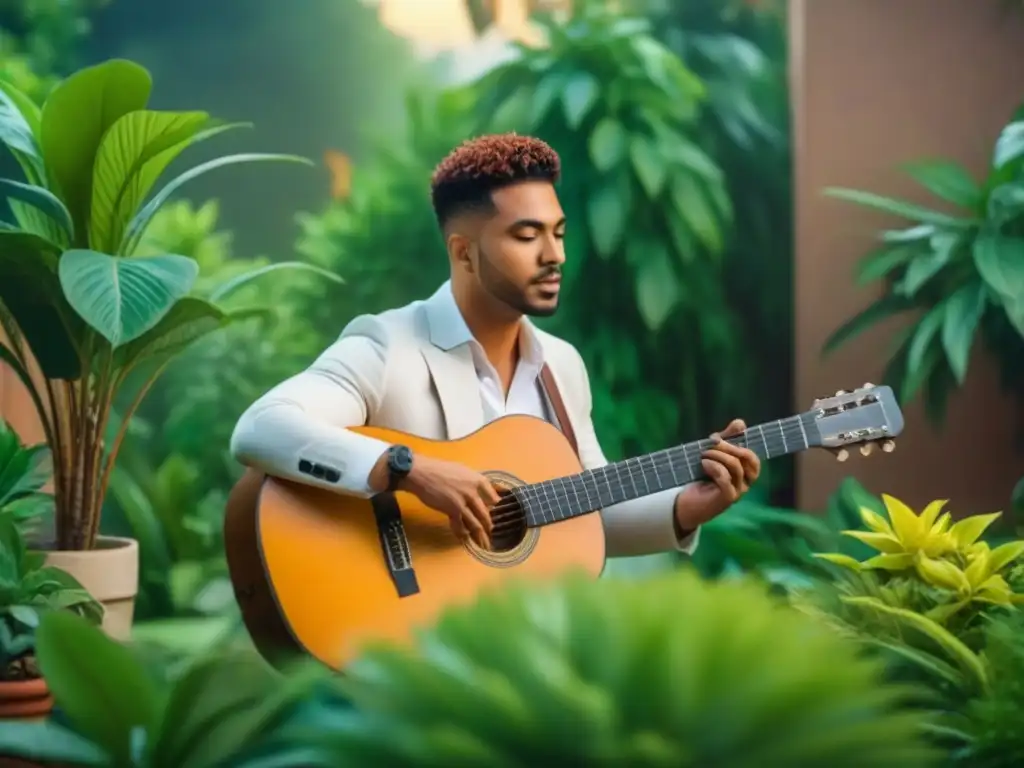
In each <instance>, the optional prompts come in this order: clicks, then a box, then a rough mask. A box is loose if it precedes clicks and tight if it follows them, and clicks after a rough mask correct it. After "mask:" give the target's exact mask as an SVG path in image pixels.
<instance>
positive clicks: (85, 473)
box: [0, 60, 336, 638]
mask: <svg viewBox="0 0 1024 768" xmlns="http://www.w3.org/2000/svg"><path fill="white" fill-rule="evenodd" d="M151 85H152V82H151V78H150V75H149V73H148V72H147V71H146V70H145V69H144V68H142V67H140V66H139V65H137V64H134V63H132V62H130V61H124V60H111V61H107V62H104V63H102V64H99V65H96V66H92V67H88V68H86V69H83V70H81V71H79V72H77V73H75V74H73V75H71V76H70V77H68V78H67V79H66V80H64V81H63V82H61V83H60V84H59V85H58V86H57V87H56V88H55V89H54V90H53V91H52V92H51V93H50V95H49V96H48V98H47V99H46V102H45V103H44V104H43V106H42V108H39V107H38V106H36V105H35V104H33V103H32V102H31V101H30V100H29V99H28V98H27V97H26V96H25V95H24V94H22V93H20V92H19V91H17V90H16V89H15V88H13V87H12V86H11V85H9V84H7V83H2V82H0V129H2V130H0V139H2V140H3V141H4V142H5V143H6V144H7V147H8V149H10V150H11V152H12V154H13V155H14V156H15V158H16V159H17V161H18V163H19V164H20V166H21V168H22V171H23V172H24V175H25V181H15V180H11V179H2V180H0V185H2V186H3V187H4V189H5V191H6V193H7V195H8V197H9V198H11V201H10V202H11V208H12V212H13V215H14V218H15V220H16V223H10V224H5V225H2V227H0V327H2V330H3V331H4V332H5V333H6V335H7V337H8V339H9V340H10V344H9V345H7V346H2V345H0V360H2V361H3V362H5V363H7V364H8V365H10V366H11V367H12V368H13V370H14V372H15V374H16V375H17V376H18V377H19V378H20V379H21V381H22V382H23V383H24V384H25V386H26V387H27V388H28V390H29V394H30V395H31V398H32V402H33V404H34V405H35V408H36V410H37V412H38V415H39V418H40V421H41V422H42V427H43V430H44V432H45V435H46V440H47V443H48V445H49V446H50V447H51V449H52V451H53V485H54V503H55V516H54V517H55V525H54V528H55V535H54V537H53V540H52V541H48V542H40V545H41V546H42V547H43V548H45V549H47V550H48V560H49V562H50V563H51V564H54V565H57V566H59V567H61V568H63V569H64V570H67V571H68V572H70V573H73V574H75V576H76V577H77V578H78V580H79V581H80V582H81V583H82V584H84V585H85V587H86V588H87V589H88V590H89V591H90V592H91V593H92V594H93V595H94V596H95V597H96V598H97V599H99V600H100V601H101V602H102V603H104V605H105V607H106V611H105V614H104V628H105V629H106V630H107V631H108V632H109V633H110V634H111V635H113V636H116V637H120V638H124V637H127V636H128V634H129V632H130V627H131V622H132V614H133V607H134V600H135V595H136V593H137V591H138V545H137V543H136V542H135V541H134V540H131V539H123V538H113V537H106V536H101V535H100V534H99V523H100V511H101V509H102V505H103V500H104V497H105V495H106V491H107V485H108V482H109V480H110V474H111V471H112V469H113V466H114V462H115V461H116V459H117V453H118V448H119V446H120V444H121V440H122V438H123V437H124V434H125V430H126V428H127V425H128V422H129V420H130V419H131V416H132V414H133V413H134V411H135V409H136V408H137V407H138V404H139V402H140V400H141V399H142V397H144V395H145V393H146V391H147V390H148V389H149V387H150V386H151V385H152V383H153V381H154V379H155V378H156V377H157V376H158V375H159V373H160V372H161V370H162V369H163V368H164V366H166V364H167V363H168V362H169V360H170V359H171V358H173V357H174V356H175V355H176V354H177V353H178V352H180V351H182V350H183V349H184V348H185V347H187V346H188V345H189V344H190V343H192V342H193V341H195V340H196V339H198V338H200V337H202V336H205V335H207V334H209V333H211V332H213V331H215V330H218V329H220V328H223V327H224V326H226V325H228V324H230V323H233V322H237V321H240V320H243V319H246V318H249V317H252V316H253V314H254V312H261V311H265V310H261V309H260V308H244V309H233V310H228V309H225V308H223V307H222V306H221V305H220V303H219V302H220V301H221V300H222V299H224V298H225V297H226V296H227V295H228V294H230V293H233V292H234V291H236V290H237V289H239V288H240V287H242V286H244V285H247V284H249V283H251V282H252V281H253V280H254V279H257V278H259V277H260V276H261V275H265V274H268V273H270V272H273V271H275V270H277V269H280V268H282V267H285V268H306V269H312V270H314V271H318V272H320V273H321V274H323V275H324V276H325V277H328V278H333V279H336V278H334V276H333V275H332V274H330V273H326V272H323V271H322V270H318V269H316V268H315V267H311V266H308V265H305V264H302V263H298V262H287V263H277V264H271V265H269V266H265V267H262V268H260V269H256V270H254V271H252V272H249V273H246V274H243V275H241V276H238V277H235V278H233V279H232V280H230V281H228V282H227V283H225V284H223V285H221V286H219V287H218V288H215V289H213V290H207V291H205V292H198V291H197V290H196V289H195V284H196V278H197V276H198V265H197V264H196V262H195V260H193V259H190V258H187V257H185V256H180V255H175V254H162V255H146V256H140V255H137V254H136V248H137V246H138V244H139V241H140V238H141V237H142V235H143V233H144V232H145V230H146V227H147V225H148V224H149V222H150V221H151V220H152V218H153V215H154V214H155V213H156V212H157V211H158V210H159V209H160V207H161V206H162V205H164V204H165V203H166V202H167V201H168V200H169V199H170V198H171V197H172V196H173V195H174V194H175V193H176V192H177V191H178V190H179V189H180V188H181V187H182V185H184V184H185V183H187V182H188V181H190V180H192V179H194V178H196V177H198V176H200V175H202V174H204V173H207V172H208V171H211V170H214V169H216V168H221V167H224V166H228V165H231V164H238V163H248V162H254V161H290V162H300V163H306V164H309V161H307V160H305V159H304V158H300V157H295V156H292V155H281V154H252V153H245V154H232V155H226V156H221V157H217V158H215V159H213V160H209V161H207V162H204V163H201V164H199V165H197V166H195V167H193V168H191V169H190V170H187V171H185V172H183V173H182V174H180V175H179V176H177V177H175V178H174V179H173V180H171V181H169V182H167V183H166V184H165V185H164V186H163V187H162V188H160V189H159V191H157V192H156V193H155V194H153V195H152V196H151V197H149V198H148V199H147V196H148V195H149V193H150V191H151V189H152V188H153V186H154V184H155V183H156V182H157V180H158V178H159V177H160V176H161V174H162V172H163V171H164V169H165V168H166V167H167V165H168V164H169V163H170V162H171V161H172V160H173V159H175V158H176V157H177V156H178V155H179V154H180V153H181V152H182V151H183V150H184V149H185V148H186V147H188V146H190V145H192V144H195V143H197V142H200V141H204V140H206V139H209V138H212V137H214V136H216V135H219V134H220V133H223V132H224V131H226V130H229V129H232V128H237V127H239V125H240V124H224V123H220V122H218V121H215V120H213V119H212V118H211V117H210V116H209V115H208V114H206V113H205V112H199V111H194V112H169V111H160V110H153V109H148V108H147V106H146V105H147V102H148V100H149V95H150V88H151ZM33 358H34V361H35V362H36V363H37V364H38V366H39V369H40V370H41V376H39V377H34V376H32V375H30V370H31V367H30V360H31V359H33ZM119 395H127V397H126V398H125V400H126V405H124V406H123V407H120V406H119V409H118V411H119V415H120V417H121V419H120V422H119V423H116V424H115V423H112V419H111V409H112V406H113V404H114V400H115V397H118V396H119Z"/></svg>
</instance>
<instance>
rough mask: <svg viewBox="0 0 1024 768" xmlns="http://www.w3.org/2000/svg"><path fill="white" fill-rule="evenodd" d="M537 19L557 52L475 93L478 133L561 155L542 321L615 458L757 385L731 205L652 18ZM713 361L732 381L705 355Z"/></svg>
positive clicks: (512, 69) (585, 7) (495, 77)
mask: <svg viewBox="0 0 1024 768" xmlns="http://www.w3.org/2000/svg"><path fill="white" fill-rule="evenodd" d="M539 20H540V21H541V23H542V28H543V30H544V32H545V34H546V36H547V38H548V42H549V44H548V45H546V46H544V47H538V48H531V47H528V46H525V45H519V46H517V47H516V50H515V55H514V56H512V57H511V58H510V59H509V60H508V61H507V62H505V63H503V64H501V65H499V66H497V67H496V68H494V69H493V70H492V71H490V72H489V73H487V74H486V75H485V76H484V77H482V78H481V79H480V80H479V81H478V82H476V83H473V84H472V86H471V90H472V91H473V93H475V94H476V103H477V106H476V108H475V110H474V111H475V116H476V118H477V122H478V126H479V127H478V128H477V129H476V130H478V131H483V130H487V131H507V130H515V131H518V132H522V133H530V134H532V135H536V136H539V137H540V138H542V139H544V140H546V141H548V142H549V143H550V144H551V145H552V146H553V147H554V148H555V149H556V150H557V151H558V152H559V154H560V155H561V157H562V163H563V180H562V183H561V186H560V189H559V197H560V199H561V201H562V205H563V207H564V208H565V209H566V215H567V218H568V221H569V222H570V225H569V228H568V229H567V231H566V240H565V247H566V256H567V260H566V264H565V268H564V272H563V280H564V282H563V296H564V297H565V298H564V300H563V306H562V308H561V309H560V310H559V312H558V314H557V315H555V316H554V317H552V318H549V319H547V320H545V321H544V323H543V324H544V325H545V327H547V328H549V329H551V330H553V331H555V332H557V333H559V335H562V336H564V337H565V338H567V339H569V340H570V341H572V342H573V343H574V344H575V345H576V346H577V348H579V350H580V353H581V354H582V355H583V357H584V360H585V361H586V363H587V365H588V367H589V369H590V370H591V386H592V388H593V398H594V418H595V421H596V422H598V424H599V428H600V434H601V438H602V444H603V445H605V446H606V452H607V453H608V454H609V456H612V457H617V456H619V455H630V454H632V453H635V452H637V451H639V450H642V449H649V448H654V447H661V446H663V445H665V444H668V443H670V442H672V441H673V440H676V439H677V438H678V435H679V433H680V432H688V433H699V432H703V431H710V430H711V429H714V428H717V427H716V426H713V425H714V424H716V423H717V422H718V421H721V420H723V419H726V418H729V417H730V416H731V415H732V413H731V412H733V411H734V410H736V409H738V408H739V407H740V402H741V401H743V400H745V399H746V398H745V395H746V393H747V392H746V386H747V384H749V380H748V379H747V378H746V373H748V371H747V370H746V361H745V357H744V356H743V355H742V354H741V353H740V351H739V346H738V336H737V319H736V313H735V312H734V311H733V309H732V308H731V307H730V305H729V303H728V302H727V301H725V300H724V296H723V292H722V282H721V264H722V253H723V249H724V247H725V243H726V240H727V239H728V237H729V233H730V231H731V226H732V223H733V205H732V201H731V199H730V197H729V195H728V192H727V190H726V186H725V182H724V178H723V173H722V169H721V168H720V167H719V165H718V164H717V163H716V162H715V161H714V160H713V159H712V158H711V157H709V156H708V154H707V153H706V152H705V151H704V149H703V148H702V147H701V146H700V145H699V144H698V140H699V119H700V116H701V114H702V109H704V107H705V104H706V97H707V90H706V87H705V85H704V83H703V82H702V81H701V80H700V78H698V77H697V76H696V75H695V74H694V73H693V72H692V71H691V70H690V69H689V68H688V67H687V66H686V65H685V64H684V63H683V62H682V61H681V60H680V59H679V58H678V57H677V56H676V55H674V54H673V52H672V51H671V50H669V49H668V48H666V47H665V46H664V45H662V44H661V43H659V42H658V41H657V40H656V39H655V38H654V37H653V36H652V35H651V32H650V24H649V23H648V21H647V20H646V19H644V18H642V17H639V16H635V15H631V16H624V15H622V14H621V13H618V12H616V11H613V10H610V9H609V8H608V7H606V4H604V3H592V2H591V3H580V4H576V3H574V4H573V14H572V16H571V18H569V19H568V20H567V21H566V22H564V23H559V22H555V21H552V20H549V19H543V18H540V19H539ZM630 296H631V297H632V299H633V300H632V301H629V300H627V298H628V297H630ZM666 349H671V350H673V353H672V355H671V356H670V359H666V357H665V355H664V350H666ZM711 359H713V360H716V361H718V362H717V364H716V368H717V369H719V370H721V369H722V368H726V369H728V370H729V372H730V373H729V376H728V377H724V378H723V377H721V376H718V375H714V376H712V375H711V374H710V372H709V371H708V369H707V368H706V367H704V366H702V365H700V363H699V362H698V361H700V360H711ZM712 380H713V381H712ZM727 413H728V414H729V415H728V416H727V415H726V414H727Z"/></svg>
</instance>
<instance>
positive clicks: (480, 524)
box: [370, 454, 501, 549]
mask: <svg viewBox="0 0 1024 768" xmlns="http://www.w3.org/2000/svg"><path fill="white" fill-rule="evenodd" d="M377 464H378V466H375V467H374V469H373V472H371V473H370V480H371V486H372V487H374V489H375V490H381V489H383V488H385V487H387V479H386V478H387V454H385V455H384V456H382V457H381V459H380V460H379V461H378V462H377ZM398 490H400V491H407V492H408V493H411V494H413V495H414V496H415V497H416V498H418V499H419V500H420V501H422V502H423V503H424V504H426V505H427V506H428V507H430V508H431V509H436V510H437V511H438V512H441V513H442V514H444V515H446V516H447V517H448V521H449V523H450V524H451V527H452V532H453V533H454V534H455V535H456V536H458V537H459V538H460V539H465V538H467V537H472V539H473V541H475V542H476V543H477V544H478V545H480V546H481V547H483V548H484V549H489V548H490V546H491V538H490V537H491V528H492V524H491V508H492V507H493V506H494V505H496V504H497V503H498V502H499V501H500V500H501V497H500V496H499V495H498V491H497V490H496V489H495V488H494V485H493V484H492V483H491V481H490V480H488V479H487V478H486V477H485V476H484V475H482V474H480V473H479V472H477V471H475V470H472V469H470V468H469V467H466V466H464V465H462V464H459V463H457V462H454V461H443V460H442V459H434V458H431V457H430V456H424V455H422V454H417V455H416V456H415V457H413V462H412V471H410V472H409V474H408V475H407V476H406V477H405V478H404V479H402V481H401V482H399V484H398Z"/></svg>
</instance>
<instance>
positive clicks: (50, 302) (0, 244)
mask: <svg viewBox="0 0 1024 768" xmlns="http://www.w3.org/2000/svg"><path fill="white" fill-rule="evenodd" d="M57 271H58V253H57V248H56V246H54V245H53V243H50V242H47V241H46V240H44V239H43V238H41V237H39V236H37V235H33V234H30V233H27V232H9V231H0V301H2V302H3V304H4V305H5V306H6V307H7V309H8V311H9V312H10V313H11V315H12V316H13V317H14V320H15V322H16V323H17V324H18V329H19V330H20V331H21V334H22V336H23V338H24V340H25V342H26V343H27V344H28V347H29V349H30V350H31V351H32V354H33V356H34V357H35V359H36V361H37V362H38V363H39V366H40V368H42V371H43V374H44V375H45V376H46V377H47V378H50V379H77V378H78V377H79V375H80V373H81V362H80V360H79V357H78V352H77V348H78V347H77V339H78V334H79V333H80V331H81V328H82V324H81V321H80V320H79V319H78V318H77V317H76V316H75V314H74V312H72V311H71V309H70V307H69V306H68V304H67V301H66V299H65V298H64V292H63V291H62V290H61V286H60V281H59V279H58V277H57Z"/></svg>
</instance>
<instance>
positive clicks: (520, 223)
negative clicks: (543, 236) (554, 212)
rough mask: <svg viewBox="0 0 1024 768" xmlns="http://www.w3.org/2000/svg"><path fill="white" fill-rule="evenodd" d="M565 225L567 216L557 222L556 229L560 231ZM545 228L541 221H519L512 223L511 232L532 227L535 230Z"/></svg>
mask: <svg viewBox="0 0 1024 768" xmlns="http://www.w3.org/2000/svg"><path fill="white" fill-rule="evenodd" d="M564 225H565V216H563V217H562V218H560V219H559V220H558V221H557V222H555V226H554V229H558V228H559V227H561V226H564ZM544 226H545V225H544V222H543V221H540V220H539V219H518V220H516V221H514V222H512V225H511V226H510V227H509V231H512V230H515V229H524V228H526V227H532V228H533V229H544Z"/></svg>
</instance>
